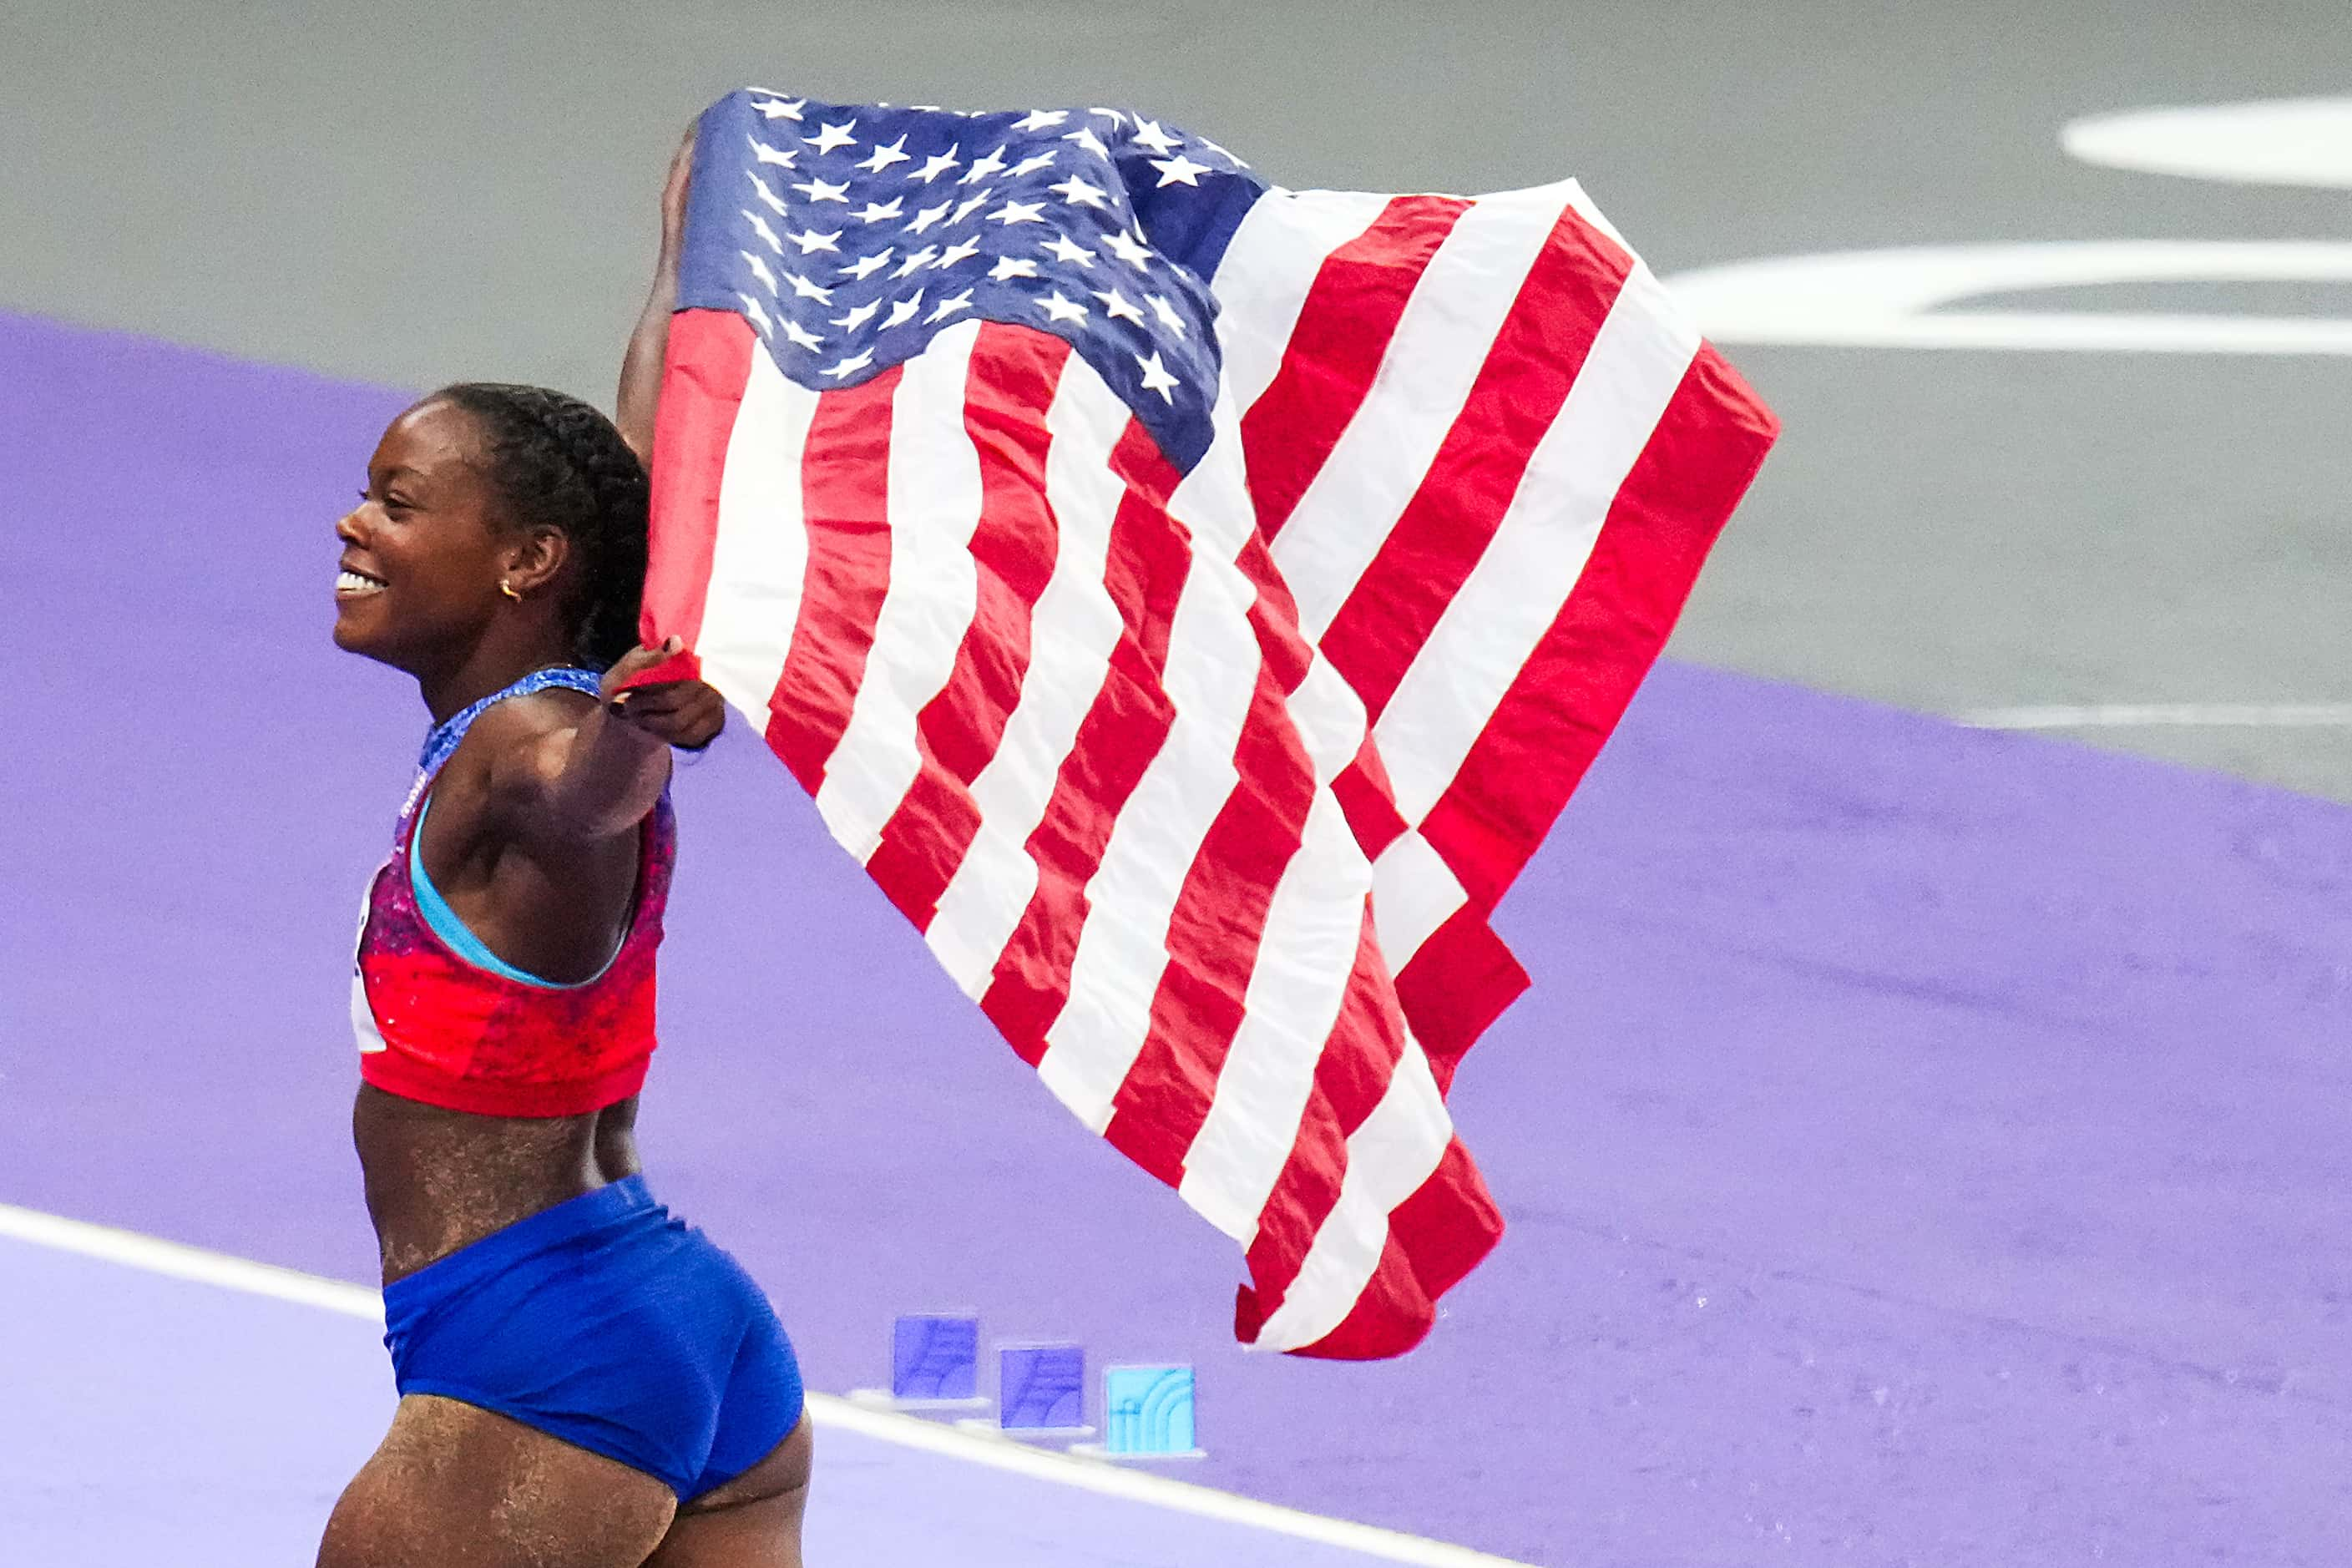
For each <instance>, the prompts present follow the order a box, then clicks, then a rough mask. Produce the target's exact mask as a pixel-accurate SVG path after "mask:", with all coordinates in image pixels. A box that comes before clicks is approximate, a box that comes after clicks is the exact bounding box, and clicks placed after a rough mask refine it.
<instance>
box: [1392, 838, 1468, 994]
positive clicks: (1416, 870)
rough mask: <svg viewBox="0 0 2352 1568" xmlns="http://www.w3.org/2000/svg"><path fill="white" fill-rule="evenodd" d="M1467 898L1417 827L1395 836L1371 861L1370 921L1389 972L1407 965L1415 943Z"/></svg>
mask: <svg viewBox="0 0 2352 1568" xmlns="http://www.w3.org/2000/svg"><path fill="white" fill-rule="evenodd" d="M1469 901H1470V898H1469V895H1468V894H1467V893H1465V892H1464V891H1463V890H1462V883H1461V882H1460V880H1459V879H1456V878H1455V877H1454V869H1453V868H1452V867H1450V866H1448V865H1446V863H1445V861H1444V858H1442V857H1440V856H1439V854H1438V853H1437V850H1436V847H1434V846H1433V845H1432V844H1431V843H1430V842H1429V840H1428V839H1426V838H1423V837H1422V836H1421V831H1420V829H1418V828H1412V827H1408V828H1406V829H1405V830H1404V831H1403V832H1402V833H1400V834H1398V835H1397V836H1396V837H1395V838H1394V839H1392V840H1391V842H1390V844H1389V846H1388V847H1387V848H1385V849H1383V850H1381V858H1379V859H1378V860H1376V861H1374V862H1373V863H1372V924H1373V926H1374V927H1375V928H1376V929H1377V930H1378V931H1379V932H1380V938H1381V956H1382V957H1383V958H1385V959H1387V960H1388V961H1389V972H1390V973H1392V974H1393V973H1396V972H1397V971H1398V970H1400V969H1402V968H1403V967H1404V966H1405V965H1406V964H1407V963H1411V962H1412V955H1413V954H1414V953H1416V952H1420V951H1421V944H1422V943H1423V942H1427V941H1428V940H1429V939H1430V938H1431V937H1432V936H1433V935H1435V934H1436V931H1437V928H1438V927H1439V926H1442V925H1444V923H1445V922H1446V921H1449V920H1451V919H1453V918H1454V910H1458V909H1460V908H1461V907H1462V906H1463V905H1464V904H1466V903H1468V902H1469Z"/></svg>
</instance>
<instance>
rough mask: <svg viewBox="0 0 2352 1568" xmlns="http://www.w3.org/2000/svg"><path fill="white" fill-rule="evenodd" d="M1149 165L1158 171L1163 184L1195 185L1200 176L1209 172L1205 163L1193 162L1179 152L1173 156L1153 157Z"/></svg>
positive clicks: (1199, 181)
mask: <svg viewBox="0 0 2352 1568" xmlns="http://www.w3.org/2000/svg"><path fill="white" fill-rule="evenodd" d="M1151 166H1152V167H1153V168H1155V169H1157V170H1159V171H1160V184H1162V185H1163V186H1164V185H1197V184H1200V183H1201V176H1202V175H1203V174H1209V173H1210V172H1211V170H1210V168H1209V165H1208V164H1206V163H1194V162H1192V159H1190V158H1187V157H1186V156H1184V154H1183V153H1177V154H1176V156H1174V157H1173V158H1155V159H1153V160H1152V161H1151Z"/></svg>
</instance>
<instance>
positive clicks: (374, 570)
mask: <svg viewBox="0 0 2352 1568" xmlns="http://www.w3.org/2000/svg"><path fill="white" fill-rule="evenodd" d="M478 451H479V434H478V431H477V429H476V426H475V423H474V418H473V416H471V415H469V414H467V412H466V411H465V410H464V409H461V408H458V407H457V406H455V405H451V404H448V403H439V402H433V401H430V400H428V401H426V402H424V403H420V404H418V405H416V406H415V407H414V408H411V409H409V410H408V411H407V412H406V413H404V414H403V415H402V416H400V417H399V418H397V419H395V420H394V421H393V422H392V426H391V427H390V428H389V429H387V430H385V431H384V433H383V440H382V441H380V442H378V443H377V445H376V449H375V456H374V457H373V458H370V459H369V461H368V483H367V489H365V490H364V491H362V493H361V496H360V503H359V505H358V506H356V507H354V508H352V510H351V511H350V512H349V513H348V514H346V515H345V516H344V518H343V519H342V521H340V522H338V523H337V524H336V525H335V536H336V537H337V538H338V539H340V540H341V541H342V544H343V550H342V557H341V562H340V565H341V573H340V574H339V575H338V576H337V577H336V579H335V645H336V646H337V647H341V648H343V649H345V650H346V651H348V652H351V653H357V654H364V655H366V656H367V657H368V658H373V659H378V660H381V661H382V662H383V663H385V664H389V665H392V666H394V668H400V669H405V670H408V671H410V672H411V673H414V674H420V675H421V674H424V673H426V672H427V671H430V670H432V669H435V668H440V667H443V666H446V665H447V664H448V663H450V662H452V661H453V660H462V659H463V658H465V657H466V655H467V651H468V650H470V649H471V648H472V647H475V646H476V645H478V643H479V642H480V641H481V638H482V636H483V634H484V632H485V631H486V630H487V629H488V627H489V626H491V624H492V623H493V622H494V620H495V619H496V617H497V616H498V615H499V610H500V605H501V602H502V596H501V595H500V593H499V583H500V581H501V580H504V579H507V578H509V577H511V576H513V575H514V574H515V573H516V570H517V566H518V559H517V552H518V549H519V548H521V549H523V550H524V551H525V552H528V548H529V542H530V540H529V535H528V534H527V533H521V532H519V531H516V530H512V529H509V528H508V527H506V526H504V524H503V521H502V520H501V518H500V516H499V512H498V510H497V498H496V496H495V495H494V494H493V492H492V490H491V489H490V486H489V483H488V479H487V478H486V477H485V475H484V474H483V472H482V468H481V464H480V462H479V461H478Z"/></svg>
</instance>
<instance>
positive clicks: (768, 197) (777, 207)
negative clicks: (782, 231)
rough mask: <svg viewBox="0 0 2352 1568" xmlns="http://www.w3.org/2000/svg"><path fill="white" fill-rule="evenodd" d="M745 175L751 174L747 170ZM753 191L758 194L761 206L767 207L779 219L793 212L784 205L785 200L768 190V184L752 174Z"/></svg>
mask: <svg viewBox="0 0 2352 1568" xmlns="http://www.w3.org/2000/svg"><path fill="white" fill-rule="evenodd" d="M745 173H747V174H751V171H749V170H746V171H745ZM751 189H752V190H753V191H755V192H757V193H758V195H759V197H760V205H762V206H764V207H766V208H767V209H768V210H769V211H770V212H772V213H774V214H775V215H776V216H778V217H782V216H784V215H785V214H787V213H789V212H791V211H792V210H793V209H792V208H790V207H788V206H786V205H784V198H783V197H782V196H780V195H776V193H775V192H773V191H772V190H770V189H769V188H768V182H767V181H765V180H763V179H761V178H760V176H759V175H758V174H751Z"/></svg>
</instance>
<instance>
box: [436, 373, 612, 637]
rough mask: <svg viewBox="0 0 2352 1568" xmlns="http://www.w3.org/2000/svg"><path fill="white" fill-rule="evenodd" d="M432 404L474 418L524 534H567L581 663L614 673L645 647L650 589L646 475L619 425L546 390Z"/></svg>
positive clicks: (509, 388)
mask: <svg viewBox="0 0 2352 1568" xmlns="http://www.w3.org/2000/svg"><path fill="white" fill-rule="evenodd" d="M431 401H436V402H446V403H451V404H455V405H457V407H459V408H462V409H464V410H465V411H466V412H467V413H468V414H470V415H472V416H474V420H475V423H476V424H477V425H478V426H479V427H480V430H481V437H482V460H483V468H484V471H485V472H486V473H487V475H488V478H489V481H490V486H491V488H492V489H494V490H495V491H496V492H497V493H498V496H499V500H500V501H501V502H502V503H503V504H504V508H505V511H506V514H507V516H508V517H509V518H510V519H512V520H513V521H515V522H516V523H518V524H525V525H528V524H545V525H546V526H548V527H551V528H559V529H562V531H563V533H564V535H565V537H566V538H568V539H570V540H571V542H572V559H573V560H574V561H575V562H577V563H578V565H577V568H576V569H575V570H574V571H573V573H572V583H571V586H570V589H569V591H568V592H567V594H566V595H565V600H564V605H563V610H564V616H565V619H566V621H567V623H568V624H569V625H570V626H571V628H572V657H573V658H575V659H577V660H578V661H579V662H580V663H581V664H583V665H584V666H586V667H588V668H592V669H606V668H611V666H612V665H613V664H614V661H615V660H617V659H618V658H620V657H621V656H622V655H623V654H625V653H627V652H628V651H629V650H630V649H631V648H633V647H636V646H637V606H638V600H639V599H640V598H641V597H642V596H643V595H644V593H645V586H646V502H647V499H648V495H649V489H648V486H647V482H646V469H645V465H644V464H642V463H640V462H639V461H638V460H637V455H636V453H635V452H634V451H632V450H631V449H630V447H629V444H628V443H627V442H626V441H625V440H623V439H622V438H621V432H620V430H619V429H618V428H617V427H615V426H614V424H613V422H612V421H611V420H610V419H607V418H605V417H604V415H603V414H601V413H599V412H597V410H596V409H595V408H593V407H592V406H590V405H588V404H585V403H583V402H581V401H580V399H578V398H576V397H570V396H566V395H564V394H562V393H561V392H551V391H549V390H548V389H547V388H545V387H543V386H519V385H514V384H509V383H503V382H481V381H468V382H459V383H457V384H456V385H453V386H445V387H443V388H442V389H441V390H440V391H438V392H436V393H435V394H434V395H433V398H432V399H431Z"/></svg>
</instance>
